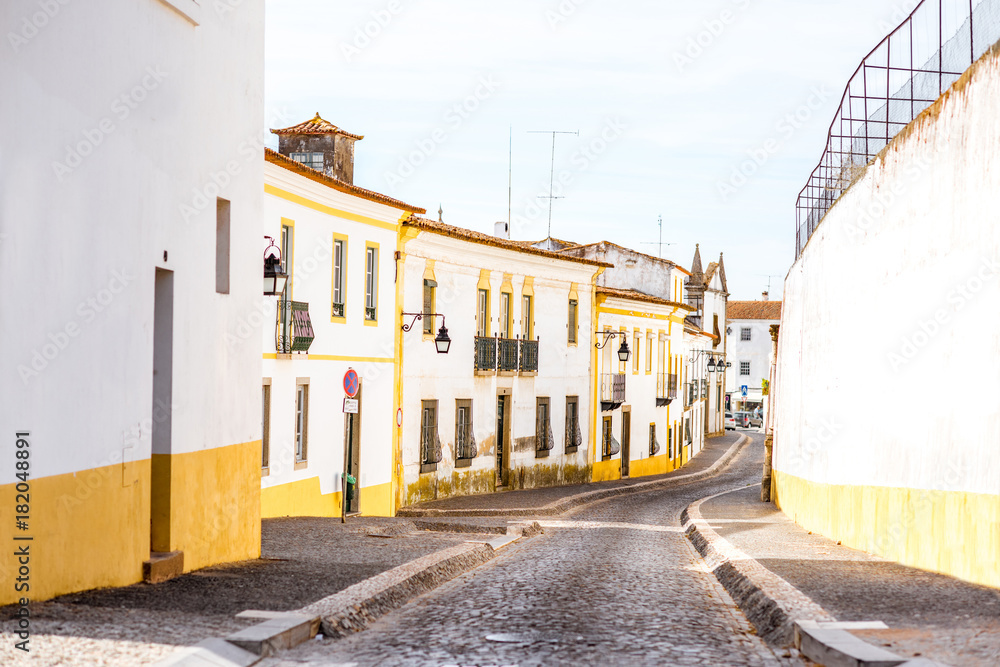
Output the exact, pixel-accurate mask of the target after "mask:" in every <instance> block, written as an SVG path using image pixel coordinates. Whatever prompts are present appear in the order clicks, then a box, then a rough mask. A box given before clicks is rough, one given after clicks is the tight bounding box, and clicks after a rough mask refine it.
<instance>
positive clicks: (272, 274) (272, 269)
mask: <svg viewBox="0 0 1000 667" xmlns="http://www.w3.org/2000/svg"><path fill="white" fill-rule="evenodd" d="M264 238H265V239H267V240H268V241H270V242H271V245H269V246H267V248H265V250H264V296H278V295H279V294H281V293H282V292H284V291H285V281H287V280H288V274H287V273H285V272H284V271H283V270H282V268H281V249H280V248H279V247H278V246H276V245H274V238H273V237H270V236H265V237H264Z"/></svg>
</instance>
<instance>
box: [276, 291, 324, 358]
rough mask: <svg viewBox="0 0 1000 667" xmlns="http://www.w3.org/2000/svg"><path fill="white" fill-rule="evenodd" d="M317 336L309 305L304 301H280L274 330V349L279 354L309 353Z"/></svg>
mask: <svg viewBox="0 0 1000 667" xmlns="http://www.w3.org/2000/svg"><path fill="white" fill-rule="evenodd" d="M315 338H316V334H315V332H314V331H313V327H312V320H311V319H310V318H309V304H308V303H304V302H302V301H287V300H279V301H278V315H277V322H276V323H275V328H274V347H275V350H276V351H277V352H278V354H291V353H292V352H308V351H309V347H310V346H311V345H312V342H313V339H315Z"/></svg>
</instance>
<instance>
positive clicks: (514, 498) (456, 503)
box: [399, 431, 743, 517]
mask: <svg viewBox="0 0 1000 667" xmlns="http://www.w3.org/2000/svg"><path fill="white" fill-rule="evenodd" d="M742 435H743V432H741V431H738V432H734V433H727V434H726V435H723V436H719V437H717V438H711V439H709V440H708V442H707V444H706V445H705V449H703V450H702V451H700V452H699V453H698V454H697V455H696V456H695V457H694V458H693V459H691V460H690V461H689V462H688V464H687V465H685V466H684V467H682V468H679V469H677V470H674V471H672V472H669V473H666V474H664V475H649V476H646V477H632V478H627V479H620V480H613V481H608V482H592V483H588V484H573V485H568V486H550V487H543V488H538V489H522V490H517V491H500V492H497V493H487V494H483V495H478V496H455V497H452V498H444V499H441V500H431V501H427V502H424V503H417V504H415V505H410V506H408V507H404V508H402V509H401V510H400V512H399V515H400V516H410V517H424V516H426V517H448V516H462V515H464V516H477V515H478V516H490V515H496V514H503V515H505V516H516V515H523V516H538V515H540V514H549V515H554V514H558V513H561V512H562V511H565V509H561V508H560V504H561V503H564V501H567V500H568V499H570V498H572V497H573V496H577V495H579V494H583V493H588V492H592V491H608V492H614V491H622V490H628V489H629V487H634V486H636V485H642V484H648V483H650V482H658V481H664V480H670V479H674V478H678V477H685V476H688V475H692V474H695V473H699V472H704V471H706V470H708V469H709V468H711V467H712V465H714V464H715V463H716V462H717V461H719V459H720V458H722V457H724V456H725V455H726V454H727V453H728V452H729V450H730V448H731V447H732V446H733V444H735V443H736V442H737V441H738V440H739V439H740V437H741V436H742Z"/></svg>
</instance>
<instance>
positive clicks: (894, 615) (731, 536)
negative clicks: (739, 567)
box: [698, 485, 1000, 667]
mask: <svg viewBox="0 0 1000 667" xmlns="http://www.w3.org/2000/svg"><path fill="white" fill-rule="evenodd" d="M698 510H699V511H700V513H701V517H702V518H703V519H705V520H706V521H707V522H708V524H709V526H710V527H711V528H712V529H714V531H715V532H716V533H717V534H718V535H719V536H721V537H722V538H724V539H725V540H727V541H728V542H729V543H731V544H732V545H733V546H734V547H736V548H737V549H739V550H740V551H742V552H743V553H745V554H746V555H748V556H750V557H751V558H753V559H755V560H756V561H757V563H759V564H760V565H761V566H763V567H764V568H766V570H768V571H770V572H771V573H773V574H776V575H778V576H779V577H781V578H782V579H784V580H785V581H787V582H788V583H789V584H791V585H792V586H794V587H795V588H797V589H798V590H799V591H801V592H802V593H804V594H805V595H806V596H808V598H810V599H811V600H812V601H813V602H815V603H816V604H818V605H819V607H821V608H822V609H823V610H824V611H826V612H827V613H828V614H829V615H831V616H833V617H834V618H835V619H836V620H837V621H882V622H883V623H885V624H886V625H887V626H888V629H881V630H853V631H852V632H853V634H855V635H856V636H858V637H860V638H862V639H864V640H865V641H866V642H868V643H869V644H872V645H874V646H878V647H882V648H884V649H886V650H888V651H891V652H892V653H895V654H897V655H898V656H901V657H903V658H908V659H910V658H925V659H928V660H933V661H936V662H939V663H942V664H945V665H955V666H958V665H961V666H962V667H965V666H967V665H968V666H973V665H983V666H984V667H985V666H987V665H988V666H990V667H996V665H1000V590H996V589H992V588H986V587H983V586H977V585H974V584H968V583H965V582H962V581H960V580H958V579H954V578H952V577H948V576H944V575H939V574H933V573H930V572H925V571H922V570H917V569H914V568H910V567H906V566H903V565H900V564H898V563H894V562H891V561H886V560H883V559H881V558H879V557H877V556H873V555H870V554H867V553H864V552H860V551H855V550H853V549H849V548H847V547H843V546H838V545H837V544H836V543H834V542H833V541H831V540H828V539H826V538H825V537H822V536H820V535H813V534H810V533H809V532H807V531H806V530H804V529H803V528H801V527H799V526H798V525H796V524H795V523H794V522H793V521H792V520H791V519H789V518H788V517H787V516H786V515H785V514H784V513H782V512H781V511H780V510H778V509H777V508H776V507H775V506H774V505H773V504H770V503H767V504H765V503H761V502H760V486H759V485H754V486H752V487H748V488H746V489H742V490H739V491H734V492H730V493H726V494H723V495H719V496H717V497H714V498H712V499H709V500H706V501H703V502H702V503H701V504H700V507H698Z"/></svg>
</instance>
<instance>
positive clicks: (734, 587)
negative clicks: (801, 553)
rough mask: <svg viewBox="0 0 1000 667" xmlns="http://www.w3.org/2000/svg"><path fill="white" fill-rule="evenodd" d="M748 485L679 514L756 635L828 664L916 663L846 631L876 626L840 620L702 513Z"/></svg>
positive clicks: (876, 666)
mask: <svg viewBox="0 0 1000 667" xmlns="http://www.w3.org/2000/svg"><path fill="white" fill-rule="evenodd" d="M745 488H747V487H745V486H743V487H738V488H735V489H729V490H728V491H723V492H721V493H716V494H714V495H711V496H708V497H707V498H702V499H701V500H698V501H697V502H694V503H691V505H689V506H688V507H687V508H686V509H685V510H684V511H683V512H681V524H682V525H683V526H684V534H685V535H686V536H687V538H688V539H689V540H691V543H692V544H693V545H694V547H695V549H696V550H697V551H698V553H700V554H701V556H702V558H703V559H704V560H705V565H706V567H707V569H708V570H709V571H710V572H712V574H713V575H715V578H716V579H718V580H719V583H721V584H722V586H723V588H725V589H726V591H727V592H728V593H729V595H730V596H731V597H732V598H733V601H734V602H736V604H737V605H738V606H739V608H740V609H741V610H742V611H743V613H744V614H745V615H746V617H747V619H748V620H749V621H750V622H751V623H753V625H754V627H755V628H756V629H757V634H758V635H759V636H760V637H761V638H762V639H764V640H765V641H766V642H767V643H769V644H771V645H779V646H783V645H788V644H792V643H794V645H795V647H796V648H797V649H799V651H800V652H801V653H802V654H803V655H804V656H806V657H807V658H809V659H810V660H812V661H814V662H816V663H819V664H821V665H825V667H896V666H897V665H904V664H905V665H910V664H913V666H914V667H917V665H918V664H919V663H914V662H912V661H911V662H907V660H906V658H902V657H900V656H897V655H896V654H894V653H890V652H889V651H886V650H884V649H882V648H880V647H877V646H873V645H872V644H869V643H867V642H865V641H864V640H863V639H861V638H860V637H858V636H856V635H853V634H851V633H850V632H848V630H849V629H850V627H851V626H859V627H860V626H866V625H873V624H867V623H837V622H836V620H835V619H834V618H833V617H832V616H831V615H830V614H829V613H828V612H826V611H825V610H824V609H823V608H822V607H820V606H819V605H817V604H816V603H815V602H813V601H812V599H811V598H809V597H808V596H806V595H805V594H804V593H802V591H800V590H799V589H797V588H795V587H794V586H792V585H791V584H790V583H788V582H787V581H785V580H784V579H782V578H781V577H779V576H778V575H776V574H774V573H773V572H771V571H770V570H768V569H767V568H765V567H764V566H762V565H761V564H760V563H758V562H757V561H756V560H755V559H754V558H752V557H751V556H749V555H748V554H746V553H745V552H743V551H741V550H740V549H738V548H736V547H735V546H733V544H732V543H731V542H729V541H728V540H726V539H725V538H724V537H722V536H721V535H719V534H718V533H717V532H715V530H714V529H713V528H712V527H711V526H710V525H709V523H708V521H707V520H705V518H704V517H703V516H702V515H701V505H702V503H705V502H708V501H709V500H712V499H713V498H717V497H719V496H723V495H726V494H727V493H733V492H735V491H741V490H743V489H745ZM923 664H925V666H926V665H927V664H928V663H923ZM929 664H934V663H929Z"/></svg>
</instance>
